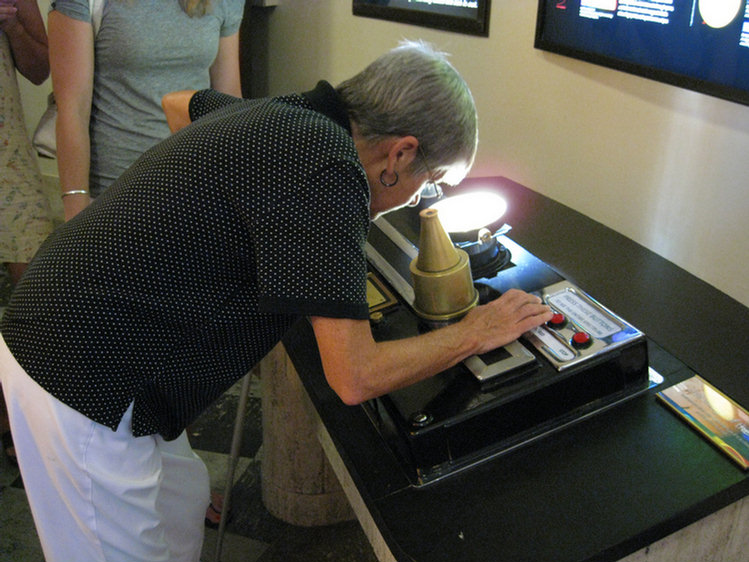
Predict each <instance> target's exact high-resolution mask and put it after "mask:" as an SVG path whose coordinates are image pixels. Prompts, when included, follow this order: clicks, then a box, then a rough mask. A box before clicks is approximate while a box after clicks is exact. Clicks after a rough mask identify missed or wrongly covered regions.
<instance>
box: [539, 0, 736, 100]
mask: <svg viewBox="0 0 749 562" xmlns="http://www.w3.org/2000/svg"><path fill="white" fill-rule="evenodd" d="M548 7H549V6H548V5H547V3H546V1H545V0H538V12H537V17H536V34H535V41H534V47H535V48H536V49H540V50H543V51H548V52H550V53H555V54H558V55H564V56H567V57H571V58H575V59H579V60H582V61H585V62H590V63H593V64H597V65H600V66H604V67H607V68H611V69H613V70H620V71H622V72H627V73H629V74H633V75H636V76H641V77H643V78H649V79H650V80H655V81H658V82H663V83H665V84H670V85H672V86H677V87H679V88H684V89H687V90H692V91H695V92H699V93H701V94H707V95H710V96H713V97H716V98H721V99H724V100H727V101H732V102H735V103H740V104H742V105H749V91H746V90H742V89H741V88H735V87H732V86H727V85H725V84H719V83H716V82H710V81H708V80H703V79H700V78H696V77H694V76H689V75H686V74H679V73H676V72H671V71H668V70H664V69H661V68H656V67H654V66H648V65H643V64H637V63H633V62H631V61H628V60H623V59H619V58H616V57H612V56H609V55H602V54H599V53H596V52H593V51H586V50H581V49H577V48H574V47H569V46H566V45H561V44H558V43H554V42H552V41H549V40H547V39H545V38H544V33H543V32H544V25H545V18H546V10H547V8H548Z"/></svg>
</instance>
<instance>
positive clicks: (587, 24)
mask: <svg viewBox="0 0 749 562" xmlns="http://www.w3.org/2000/svg"><path fill="white" fill-rule="evenodd" d="M535 45H536V47H537V48H539V49H544V50H547V51H552V52H555V53H559V54H562V55H567V56H571V57H576V58H579V59H583V60H586V61H589V62H593V63H597V64H601V65H604V66H608V67H611V68H615V69H618V70H623V71H626V72H630V73H633V74H638V75H641V76H645V77H647V78H652V79H655V80H659V81H662V82H667V83H669V84H674V85H676V86H680V87H683V88H689V89H692V90H696V91H698V92H703V93H706V94H710V95H713V96H717V97H720V98H724V99H727V100H731V101H734V102H738V103H743V104H747V105H749V1H748V0H540V2H539V7H538V19H537V25H536V42H535Z"/></svg>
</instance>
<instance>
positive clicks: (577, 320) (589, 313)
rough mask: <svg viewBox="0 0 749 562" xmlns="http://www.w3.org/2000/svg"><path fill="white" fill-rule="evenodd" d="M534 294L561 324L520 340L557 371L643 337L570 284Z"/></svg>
mask: <svg viewBox="0 0 749 562" xmlns="http://www.w3.org/2000/svg"><path fill="white" fill-rule="evenodd" d="M536 294H537V295H538V296H539V297H541V299H542V300H543V301H544V303H546V304H548V305H549V306H550V307H551V308H552V310H553V311H554V312H555V313H557V314H558V315H561V316H562V317H563V321H561V322H560V323H559V324H558V325H553V324H551V323H547V324H546V325H543V326H539V327H538V328H535V329H533V330H531V331H529V332H526V333H525V334H524V336H523V337H524V339H525V340H526V341H528V342H529V343H530V344H532V345H533V346H534V347H535V348H536V349H537V350H538V351H540V352H541V353H542V354H543V355H544V357H546V358H547V359H548V360H549V361H550V362H551V364H552V365H554V367H555V368H556V369H557V370H558V371H562V370H564V369H567V368H569V367H572V366H573V365H578V364H580V363H582V362H583V361H586V360H588V359H592V358H593V357H597V356H600V355H602V354H604V353H607V352H609V351H612V350H614V349H616V348H618V347H621V346H623V345H626V344H629V343H631V342H633V341H635V340H637V339H641V338H644V337H645V335H644V334H643V333H642V332H640V331H639V330H638V329H637V328H635V327H634V326H632V325H631V324H629V323H628V322H626V321H625V320H623V319H622V318H620V317H619V316H617V315H616V314H614V313H613V312H611V311H610V310H609V309H607V308H606V307H604V306H603V305H602V304H600V303H599V302H598V301H596V300H595V299H593V298H592V297H591V296H590V295H588V294H586V293H585V292H583V291H582V290H581V289H580V288H578V287H577V286H575V285H573V284H572V283H570V282H569V281H560V282H559V283H555V284H553V285H549V286H548V287H545V288H544V289H542V290H541V291H538V292H537V293H536ZM576 340H578V341H576Z"/></svg>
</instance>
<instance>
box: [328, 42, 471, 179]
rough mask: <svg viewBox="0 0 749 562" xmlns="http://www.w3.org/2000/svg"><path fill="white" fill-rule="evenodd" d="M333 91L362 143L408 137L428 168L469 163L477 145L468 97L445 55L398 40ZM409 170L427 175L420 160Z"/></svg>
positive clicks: (468, 93)
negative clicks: (410, 136) (394, 45)
mask: <svg viewBox="0 0 749 562" xmlns="http://www.w3.org/2000/svg"><path fill="white" fill-rule="evenodd" d="M336 90H337V91H338V93H339V94H340V96H341V97H342V98H343V101H344V103H345V104H346V108H347V110H348V114H349V117H350V118H351V120H352V121H354V122H355V123H356V124H357V126H358V127H359V131H360V132H361V134H362V136H363V137H364V138H365V139H366V140H367V141H370V142H377V141H379V140H382V139H385V138H387V137H391V136H405V135H413V136H415V137H416V138H417V139H418V140H419V147H420V148H421V154H422V155H423V156H424V158H425V159H427V163H426V165H427V166H428V167H429V168H430V169H431V170H437V169H441V168H442V169H444V168H449V167H450V166H452V165H454V164H457V163H459V162H464V163H465V164H466V165H467V166H468V168H470V166H471V164H473V159H474V157H475V155H476V146H477V144H478V118H477V115H476V106H475V104H474V101H473V96H472V95H471V91H470V90H469V89H468V85H467V84H466V83H465V81H464V80H463V78H462V77H461V76H460V74H458V72H457V70H455V68H454V67H453V66H452V65H451V64H450V63H449V62H448V61H447V56H446V55H445V53H442V52H439V51H436V50H435V49H434V48H433V47H432V46H431V45H429V44H427V43H424V42H422V41H404V42H402V43H401V44H400V45H399V46H398V47H396V48H395V49H393V50H391V51H390V52H388V53H386V54H384V55H382V56H381V57H379V58H378V59H377V60H375V61H374V62H373V63H371V64H370V65H369V66H367V68H365V69H364V70H363V71H361V72H360V73H359V74H357V75H356V76H354V77H352V78H350V79H348V80H346V81H344V82H343V83H341V84H340V85H339V86H338V87H337V88H336ZM410 171H411V172H412V173H423V172H425V171H427V170H426V168H425V165H424V162H423V159H422V158H416V159H414V162H413V164H412V166H411V170H410Z"/></svg>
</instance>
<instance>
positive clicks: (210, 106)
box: [189, 89, 244, 121]
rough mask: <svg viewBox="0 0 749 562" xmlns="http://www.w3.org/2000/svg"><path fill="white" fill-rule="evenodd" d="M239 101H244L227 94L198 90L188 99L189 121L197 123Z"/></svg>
mask: <svg viewBox="0 0 749 562" xmlns="http://www.w3.org/2000/svg"><path fill="white" fill-rule="evenodd" d="M241 101H244V100H242V98H236V97H234V96H230V95H229V94H224V93H222V92H217V91H216V90H211V89H206V90H200V91H198V92H195V95H193V96H192V97H191V98H190V105H189V111H190V121H197V120H198V119H200V118H201V117H204V116H205V115H208V114H209V113H211V112H212V111H216V110H217V109H221V108H222V107H226V106H228V105H232V104H235V103H239V102H241Z"/></svg>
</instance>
